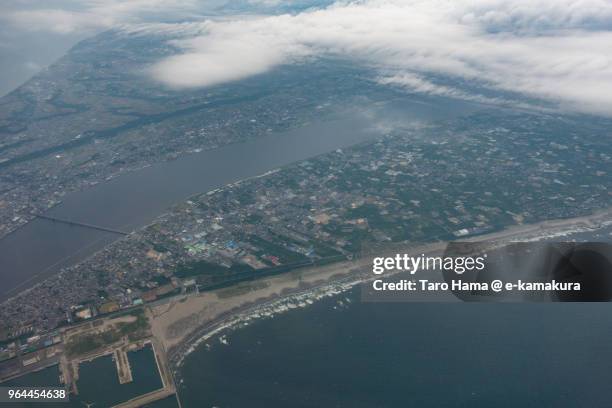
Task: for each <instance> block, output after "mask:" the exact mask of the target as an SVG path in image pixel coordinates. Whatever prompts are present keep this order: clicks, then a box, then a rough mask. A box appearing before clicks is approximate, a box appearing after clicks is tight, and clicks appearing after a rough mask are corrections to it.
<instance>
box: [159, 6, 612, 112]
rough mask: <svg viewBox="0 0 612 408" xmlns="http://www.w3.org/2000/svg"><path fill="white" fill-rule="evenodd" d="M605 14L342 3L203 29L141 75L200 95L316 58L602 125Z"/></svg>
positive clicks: (611, 98) (607, 82) (609, 39)
mask: <svg viewBox="0 0 612 408" xmlns="http://www.w3.org/2000/svg"><path fill="white" fill-rule="evenodd" d="M611 29H612V2H610V1H607V0H514V1H502V0H489V1H484V0H480V1H479V0H405V1H394V0H387V1H362V2H342V3H336V4H334V5H332V6H330V7H327V8H324V9H318V10H308V11H304V12H301V13H299V14H295V15H279V16H266V17H255V18H254V17H249V18H243V19H234V20H224V21H206V22H203V23H201V24H199V25H198V29H197V30H196V31H197V32H198V34H191V35H189V34H185V38H183V39H181V40H174V43H175V45H178V46H179V47H180V48H181V49H182V50H184V53H182V54H180V55H177V56H174V57H171V58H168V59H165V60H163V61H160V62H159V63H158V64H157V65H155V66H154V67H153V68H152V71H151V72H152V75H153V76H154V77H155V78H156V79H158V80H159V81H161V82H163V83H165V84H167V85H169V86H173V87H177V88H185V87H205V86H210V85H214V84H219V83H223V82H227V81H232V80H236V79H240V78H244V77H247V76H251V75H254V74H258V73H263V72H265V71H267V70H269V69H271V68H273V67H275V66H278V65H280V64H287V63H294V62H298V61H300V60H302V59H304V58H311V57H316V56H317V55H323V54H333V55H340V56H344V57H349V58H354V59H356V60H358V61H360V62H361V63H365V64H369V65H371V66H373V67H375V68H377V69H378V70H379V76H378V78H377V80H379V82H381V83H385V84H390V85H397V86H402V87H406V88H409V89H412V90H414V91H417V92H425V93H432V94H441V95H447V96H453V97H459V98H471V99H479V98H481V97H480V96H477V95H469V94H467V93H466V92H465V90H459V89H454V88H453V87H449V86H448V85H442V84H436V83H434V82H432V81H431V80H429V79H427V78H432V77H446V78H456V79H461V80H467V81H468V82H470V83H474V84H477V85H478V86H479V87H482V88H485V89H488V90H493V91H504V92H517V93H520V94H523V95H525V96H529V97H532V98H538V99H542V100H545V101H549V102H552V103H555V104H558V105H559V106H560V107H561V108H564V109H568V110H573V111H581V112H590V113H598V114H606V115H612V46H611V44H612V30H611Z"/></svg>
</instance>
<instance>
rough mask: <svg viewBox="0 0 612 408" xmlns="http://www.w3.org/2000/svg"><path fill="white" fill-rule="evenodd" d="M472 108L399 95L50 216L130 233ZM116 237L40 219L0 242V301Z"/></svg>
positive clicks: (124, 184)
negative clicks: (212, 194) (235, 187)
mask: <svg viewBox="0 0 612 408" xmlns="http://www.w3.org/2000/svg"><path fill="white" fill-rule="evenodd" d="M474 109H475V107H474V106H472V105H468V104H465V103H457V102H453V101H449V100H439V99H437V100H433V98H419V99H415V98H400V99H398V100H395V101H392V102H391V103H388V104H386V105H385V106H384V107H381V106H376V107H375V108H368V109H366V110H363V109H361V110H360V109H355V110H351V109H344V112H345V113H343V114H337V115H336V116H335V117H333V118H326V120H321V121H319V122H316V123H312V124H309V125H306V126H303V127H301V128H298V129H294V130H290V131H285V132H278V133H272V134H269V135H266V136H264V137H260V138H257V139H254V140H251V141H248V142H245V143H239V144H232V145H228V146H224V147H221V148H218V149H215V150H210V151H203V152H200V153H194V154H187V155H184V156H181V157H180V158H178V159H176V160H173V161H168V162H163V163H158V164H155V165H152V166H150V167H147V168H144V169H142V170H138V171H132V172H127V173H124V174H122V175H120V176H118V177H115V178H114V179H112V180H110V181H107V182H103V183H99V184H97V185H95V186H93V187H90V188H87V189H85V190H83V191H78V192H74V193H71V194H68V195H66V197H65V198H64V200H63V201H62V203H61V204H59V205H57V206H56V207H54V208H52V209H50V210H49V211H48V212H47V213H46V214H45V215H47V216H52V217H57V218H60V219H67V220H71V221H76V222H81V223H85V224H90V225H98V226H102V227H104V228H109V229H115V230H120V231H127V232H130V231H134V230H136V229H138V228H140V227H143V226H145V225H147V224H149V223H151V222H152V221H153V220H154V219H155V218H156V217H157V216H159V215H161V214H162V213H163V212H165V211H167V210H168V208H169V207H170V206H172V205H173V204H175V203H178V202H181V201H183V200H185V199H187V198H188V197H189V196H191V195H194V194H196V193H201V192H206V191H210V190H213V189H215V188H218V187H221V186H224V185H226V184H228V183H231V182H234V181H237V180H240V179H244V178H248V177H253V176H256V175H260V174H263V173H265V172H266V171H270V170H272V169H275V168H278V167H280V166H284V165H287V164H290V163H293V162H296V161H299V160H303V159H307V158H310V157H313V156H316V155H319V154H323V153H327V152H330V151H333V150H335V149H338V148H342V147H347V146H351V145H354V144H358V143H361V142H364V141H367V140H371V139H373V138H375V137H376V136H380V135H381V134H382V133H383V132H384V131H385V130H388V128H389V126H390V124H393V123H397V122H398V121H403V124H405V123H406V122H407V121H417V120H418V121H428V120H440V119H445V118H448V117H451V116H456V115H458V114H463V113H466V112H470V111H473V110H474ZM381 111H382V112H383V113H382V114H381ZM346 112H350V113H346ZM373 112H375V114H374V115H372V113H373ZM365 113H368V114H365ZM119 238H121V235H119V234H115V233H110V232H106V231H100V230H95V229H91V228H85V227H80V226H74V225H68V224H63V223H57V222H52V221H49V220H44V219H35V220H34V221H32V222H30V223H28V224H26V225H25V226H24V227H22V228H20V229H18V230H16V231H15V232H13V233H11V234H9V235H8V236H6V237H5V238H3V239H2V240H0V282H2V286H1V287H0V301H3V300H6V299H7V298H8V297H10V296H12V295H14V294H15V293H17V292H18V291H21V290H25V289H27V288H28V287H30V286H32V285H34V284H35V283H37V282H40V281H41V280H43V279H45V278H48V277H50V276H53V275H54V274H55V273H57V272H58V271H59V270H60V269H61V268H64V267H69V266H71V265H74V264H76V263H78V262H79V261H82V260H83V259H85V258H87V257H89V256H90V255H92V254H93V253H94V252H96V251H98V250H100V249H102V248H103V247H105V246H106V245H108V244H110V243H112V242H113V241H115V240H117V239H119Z"/></svg>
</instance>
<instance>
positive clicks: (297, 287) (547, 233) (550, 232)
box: [149, 209, 612, 355]
mask: <svg viewBox="0 0 612 408" xmlns="http://www.w3.org/2000/svg"><path fill="white" fill-rule="evenodd" d="M610 222H612V209H606V210H603V211H600V212H598V213H595V214H593V215H590V216H584V217H577V218H571V219H561V220H550V221H544V222H541V223H537V224H530V225H515V226H511V227H509V228H506V229H504V230H501V231H498V232H494V233H490V234H485V235H479V236H474V237H466V238H464V239H462V241H470V242H483V241H487V242H495V243H498V244H503V243H507V242H511V241H522V240H537V239H538V238H539V237H555V236H559V237H562V236H563V235H565V234H567V233H568V232H572V231H576V230H589V229H597V228H599V227H602V226H604V225H606V223H610ZM446 246H447V242H434V243H428V244H414V243H400V244H394V245H392V246H383V247H380V248H370V249H368V250H367V251H365V252H367V253H364V255H363V256H362V257H360V258H358V259H355V260H351V261H343V262H338V263H334V264H330V265H326V266H321V267H308V268H303V269H299V270H295V271H292V272H287V273H284V274H282V275H278V276H274V277H267V278H262V279H259V280H255V281H249V282H243V283H239V284H236V285H234V286H231V287H228V288H224V289H218V290H214V291H210V292H205V293H200V294H192V295H186V296H182V297H177V298H172V299H170V300H168V301H167V302H166V303H163V304H158V305H155V306H152V307H150V309H149V313H150V316H151V317H152V319H151V321H152V332H153V335H154V336H155V337H156V338H157V339H159V341H161V342H162V344H163V345H164V347H165V349H166V350H168V351H169V354H171V355H172V354H174V353H176V352H177V351H179V349H185V346H186V345H189V344H190V343H193V342H194V341H195V340H197V338H198V337H200V336H202V335H204V334H205V332H206V330H207V328H209V329H211V330H212V329H214V328H215V327H217V326H219V324H221V323H222V322H223V321H225V320H228V319H230V318H231V317H232V316H234V315H236V314H237V313H240V312H244V311H245V310H249V309H253V308H256V307H257V306H260V305H262V304H264V303H266V302H270V301H272V300H274V299H279V298H282V297H285V296H289V295H291V294H294V293H296V292H302V291H307V290H308V289H311V288H314V287H318V286H321V285H325V284H329V283H332V282H335V281H338V280H342V279H347V278H349V277H353V278H363V279H367V278H371V275H372V274H371V267H372V257H374V256H385V255H389V254H394V253H400V252H405V253H411V254H421V253H425V254H432V253H435V252H439V251H443V250H444V249H445V248H446Z"/></svg>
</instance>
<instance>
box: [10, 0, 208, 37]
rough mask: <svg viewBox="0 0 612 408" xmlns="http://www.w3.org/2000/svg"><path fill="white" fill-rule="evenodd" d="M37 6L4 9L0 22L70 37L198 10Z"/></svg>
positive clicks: (146, 3)
mask: <svg viewBox="0 0 612 408" xmlns="http://www.w3.org/2000/svg"><path fill="white" fill-rule="evenodd" d="M38 4H39V3H38V2H31V1H25V2H23V3H19V4H17V5H18V6H20V7H19V8H14V9H12V10H5V11H4V12H3V13H2V16H0V20H3V21H5V22H6V23H9V24H11V25H13V26H16V27H18V28H19V29H22V30H27V31H47V32H53V33H59V34H71V33H75V32H88V31H91V32H93V31H96V30H99V29H107V28H111V27H114V26H117V25H120V24H128V23H138V22H142V21H144V20H146V19H150V18H154V19H155V18H157V19H159V18H162V17H167V16H169V15H172V16H174V17H179V16H186V15H191V14H193V13H194V12H195V10H197V9H198V2H197V0H174V1H169V0H129V1H125V0H81V1H75V0H69V1H66V2H64V3H61V4H59V5H56V7H50V6H52V5H51V4H50V5H49V6H48V7H42V8H41V7H39V6H38Z"/></svg>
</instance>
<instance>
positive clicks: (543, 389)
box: [180, 288, 612, 408]
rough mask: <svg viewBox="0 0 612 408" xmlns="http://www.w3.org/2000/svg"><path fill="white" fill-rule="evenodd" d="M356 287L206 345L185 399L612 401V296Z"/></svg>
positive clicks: (191, 365)
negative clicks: (402, 292)
mask: <svg viewBox="0 0 612 408" xmlns="http://www.w3.org/2000/svg"><path fill="white" fill-rule="evenodd" d="M358 291H359V289H358V288H356V289H354V290H353V291H351V292H350V293H348V294H342V295H339V297H336V298H328V299H325V300H323V301H321V302H318V303H316V304H314V305H313V306H310V307H308V308H305V309H298V310H294V311H291V312H288V313H286V314H282V315H279V316H277V317H275V318H274V319H268V320H260V321H258V322H256V323H254V324H252V325H250V326H248V327H245V328H242V329H239V330H235V331H232V332H230V333H229V334H228V335H227V338H228V340H229V344H228V345H224V344H222V343H221V342H218V341H217V340H216V339H211V340H210V341H209V346H208V347H207V346H206V345H202V346H200V347H199V348H198V349H197V350H196V351H195V352H193V353H192V354H190V355H189V356H188V357H187V359H186V361H185V364H184V366H183V367H182V369H181V377H182V379H183V384H182V386H181V389H180V396H181V402H182V404H183V406H185V407H213V406H216V407H223V408H226V407H351V408H355V407H538V408H540V407H610V406H612V388H610V386H609V380H610V374H609V373H610V370H611V369H612V342H610V341H609V339H610V338H612V319H610V318H609V314H610V305H609V304H604V303H601V304H568V303H565V304H562V303H554V304H491V303H486V304H485V303H447V304H433V303H432V304H427V303H401V304H398V303H360V302H359V293H358ZM347 296H348V298H350V299H353V300H354V301H353V302H352V303H350V304H349V305H348V306H346V305H347V302H346V300H345V299H344V298H346V297H347ZM343 299H344V300H343ZM339 300H341V301H342V303H343V304H344V306H340V304H339V303H338V301H339Z"/></svg>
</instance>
